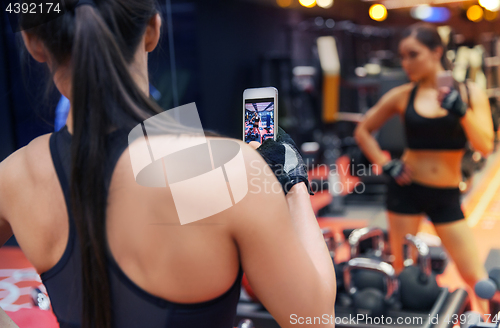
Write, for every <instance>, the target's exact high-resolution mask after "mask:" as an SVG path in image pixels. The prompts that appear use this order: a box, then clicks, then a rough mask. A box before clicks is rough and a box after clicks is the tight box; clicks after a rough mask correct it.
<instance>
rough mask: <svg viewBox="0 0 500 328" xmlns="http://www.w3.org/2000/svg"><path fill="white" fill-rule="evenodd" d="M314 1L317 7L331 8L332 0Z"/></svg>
mask: <svg viewBox="0 0 500 328" xmlns="http://www.w3.org/2000/svg"><path fill="white" fill-rule="evenodd" d="M316 3H317V4H318V6H319V7H321V8H325V9H328V8H332V6H333V0H316Z"/></svg>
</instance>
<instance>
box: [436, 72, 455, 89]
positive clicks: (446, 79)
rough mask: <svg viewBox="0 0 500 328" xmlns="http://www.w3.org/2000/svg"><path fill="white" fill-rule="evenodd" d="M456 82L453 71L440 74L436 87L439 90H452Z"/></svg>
mask: <svg viewBox="0 0 500 328" xmlns="http://www.w3.org/2000/svg"><path fill="white" fill-rule="evenodd" d="M454 82H455V81H454V79H453V72H452V71H444V72H439V73H438V75H437V78H436V85H437V87H438V88H442V87H448V88H450V89H452V88H453V85H454Z"/></svg>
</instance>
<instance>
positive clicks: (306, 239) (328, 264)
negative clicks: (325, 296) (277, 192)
mask: <svg viewBox="0 0 500 328" xmlns="http://www.w3.org/2000/svg"><path fill="white" fill-rule="evenodd" d="M286 199H287V202H288V208H289V210H290V215H291V219H292V222H293V226H294V228H295V231H296V232H297V234H298V235H299V238H300V240H301V242H302V244H303V245H304V247H305V249H306V251H307V253H308V254H309V256H310V257H311V260H312V262H313V263H314V265H315V267H316V269H317V270H318V273H319V274H320V275H321V277H322V281H323V282H324V283H325V284H326V288H328V289H329V290H331V291H332V293H336V288H337V284H336V280H335V271H334V269H333V262H332V259H331V256H330V253H329V251H328V248H327V247H326V243H325V240H324V238H323V234H322V233H321V229H320V227H319V225H318V221H317V219H316V216H315V215H314V211H313V209H312V206H311V200H310V197H309V193H308V191H307V187H306V185H305V184H304V183H298V184H296V185H295V186H293V187H292V189H291V190H290V192H289V193H288V194H287V196H286Z"/></svg>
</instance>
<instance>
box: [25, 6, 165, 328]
mask: <svg viewBox="0 0 500 328" xmlns="http://www.w3.org/2000/svg"><path fill="white" fill-rule="evenodd" d="M94 1H95V3H96V7H92V6H89V5H84V6H80V7H77V8H76V9H74V10H70V11H69V12H67V13H66V14H64V15H62V16H61V17H58V18H56V19H52V20H49V21H48V22H46V23H44V24H41V25H40V24H36V23H37V22H36V20H39V22H43V20H44V19H46V18H44V17H43V16H41V15H38V16H39V17H36V16H29V15H27V17H24V19H21V20H20V24H21V28H23V27H25V29H27V28H30V27H32V26H34V25H38V26H35V27H33V28H30V29H29V30H27V32H28V33H30V34H32V35H34V36H35V37H36V38H38V39H39V40H41V41H42V42H43V43H44V45H45V46H46V48H47V49H48V51H49V52H50V54H51V57H52V58H53V60H54V64H55V65H56V66H57V65H61V64H65V63H69V64H70V65H71V69H72V91H71V92H72V93H71V98H72V99H71V100H72V108H73V125H74V127H73V129H74V133H73V139H72V145H71V156H72V172H71V207H72V211H73V215H74V219H75V222H76V227H77V231H78V238H79V241H80V246H81V258H82V283H83V286H82V291H83V295H82V297H83V311H82V315H83V317H82V326H83V327H84V328H90V327H98V328H111V327H112V311H111V297H110V284H109V278H108V271H107V259H106V250H107V243H106V238H105V236H106V233H105V215H106V197H105V195H106V194H107V192H106V188H105V182H104V163H105V159H106V153H107V144H106V134H107V133H108V132H110V130H111V129H116V128H120V129H121V128H123V129H128V131H130V130H131V129H132V128H134V127H135V126H136V125H137V124H140V123H142V122H143V121H144V120H145V119H147V118H149V117H151V116H153V115H156V114H158V113H160V112H162V109H161V108H160V107H159V106H158V105H157V104H156V103H154V102H153V101H152V100H150V98H148V97H147V95H146V94H145V93H144V92H143V91H141V90H140V89H139V88H138V86H137V85H136V83H135V81H134V80H133V78H132V76H131V73H130V71H129V64H130V63H131V62H132V61H133V58H134V55H135V53H136V50H137V48H138V45H139V44H140V41H141V39H142V37H143V35H144V33H145V31H146V27H147V25H148V23H149V21H150V19H151V18H152V17H153V16H154V15H155V14H156V13H157V9H156V6H155V2H154V0H94ZM40 16H41V17H40ZM33 20H35V22H34V25H33ZM29 23H31V24H32V25H30V24H29ZM52 71H54V69H53V70H52Z"/></svg>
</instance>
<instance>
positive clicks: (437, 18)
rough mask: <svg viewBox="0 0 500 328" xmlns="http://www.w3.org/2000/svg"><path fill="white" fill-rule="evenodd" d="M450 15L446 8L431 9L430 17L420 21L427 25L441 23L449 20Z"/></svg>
mask: <svg viewBox="0 0 500 328" xmlns="http://www.w3.org/2000/svg"><path fill="white" fill-rule="evenodd" d="M450 17H451V13H450V10H449V9H448V8H445V7H431V14H430V16H428V17H426V18H423V19H422V20H423V21H425V22H429V23H443V22H446V21H447V20H448V19H450Z"/></svg>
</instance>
